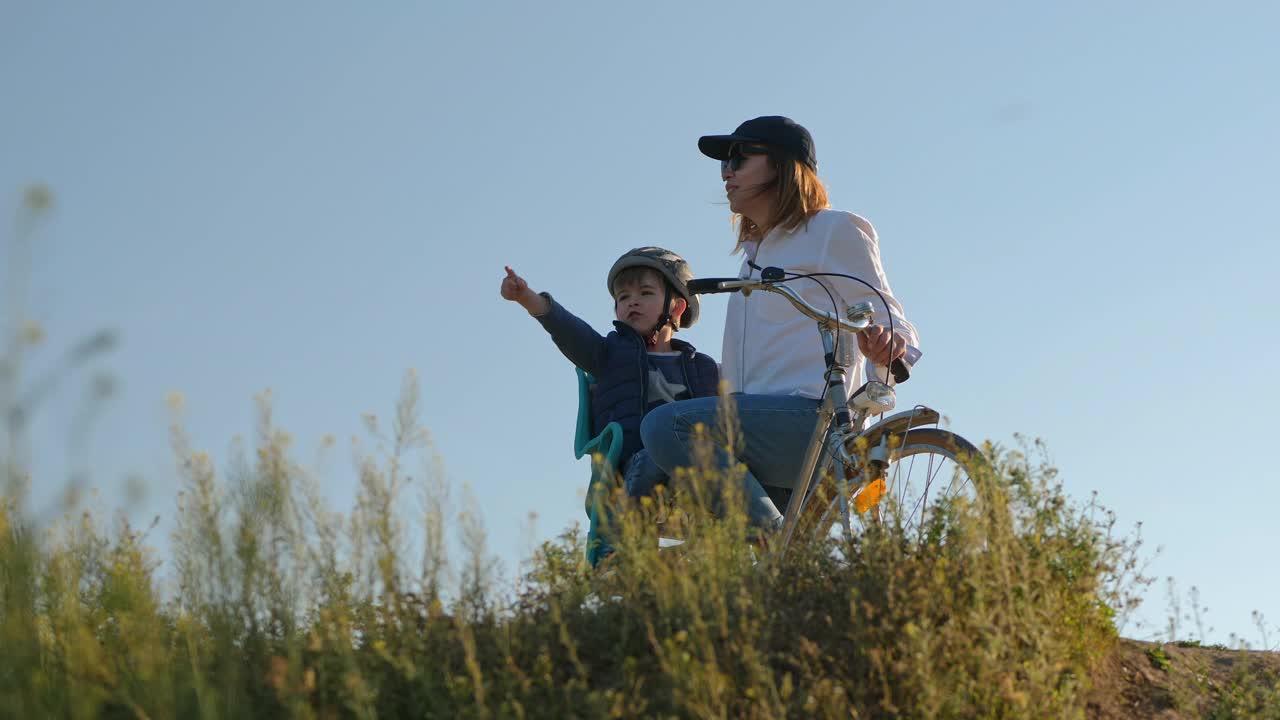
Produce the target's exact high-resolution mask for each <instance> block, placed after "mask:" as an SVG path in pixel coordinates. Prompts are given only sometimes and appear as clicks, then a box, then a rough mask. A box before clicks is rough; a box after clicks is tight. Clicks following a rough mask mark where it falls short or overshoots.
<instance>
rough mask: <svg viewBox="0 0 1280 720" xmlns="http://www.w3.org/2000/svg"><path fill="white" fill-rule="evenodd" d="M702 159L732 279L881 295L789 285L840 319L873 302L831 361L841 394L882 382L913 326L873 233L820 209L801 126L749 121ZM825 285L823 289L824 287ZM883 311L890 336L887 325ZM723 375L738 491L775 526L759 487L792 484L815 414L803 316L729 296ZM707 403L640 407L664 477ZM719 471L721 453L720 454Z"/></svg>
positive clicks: (818, 361) (688, 449)
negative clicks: (720, 206) (866, 318)
mask: <svg viewBox="0 0 1280 720" xmlns="http://www.w3.org/2000/svg"><path fill="white" fill-rule="evenodd" d="M698 149H699V150H701V151H702V153H703V154H704V155H707V156H708V157H711V158H714V159H716V160H719V161H720V178H721V179H722V180H723V181H724V185H725V194H726V195H727V197H728V199H729V209H730V210H732V211H733V213H734V220H735V223H736V224H737V228H738V242H737V247H736V248H735V252H741V253H743V255H744V256H745V257H744V259H743V262H742V267H741V270H740V272H739V277H741V278H759V277H760V271H761V269H763V268H766V267H780V268H783V269H784V270H786V271H788V272H791V273H814V272H823V273H842V274H845V275H852V276H853V277H856V278H861V279H862V280H865V281H866V282H867V283H869V284H871V285H872V286H874V287H875V288H876V290H879V292H880V294H881V295H883V296H884V299H885V301H887V303H888V306H887V307H886V305H885V302H882V301H881V300H880V298H879V297H878V296H877V295H876V294H875V292H873V291H872V290H870V289H869V288H867V287H866V286H865V285H863V284H861V283H858V282H856V281H853V280H846V279H842V278H835V277H822V278H813V279H806V280H796V281H793V282H791V283H790V284H789V285H790V287H791V288H792V289H793V290H796V291H797V292H799V294H800V295H802V296H803V297H804V299H805V300H806V301H808V302H809V303H810V304H812V305H814V306H816V307H831V306H832V303H833V301H834V303H835V307H833V308H832V309H833V310H835V311H836V312H837V314H838V315H840V316H841V317H843V316H844V313H845V310H846V309H847V308H848V307H849V306H850V305H852V304H854V303H858V302H871V303H872V304H873V306H874V307H875V324H874V325H873V326H872V327H871V328H869V329H868V330H867V331H864V332H862V333H859V334H858V335H857V343H856V346H857V350H856V351H855V350H854V343H853V342H850V338H849V337H848V336H847V335H845V336H842V337H841V339H840V348H839V358H838V360H839V362H840V364H841V365H844V366H846V367H847V368H848V374H849V377H848V382H847V384H846V387H847V388H848V389H850V390H852V389H856V388H858V387H859V386H860V385H861V384H862V383H863V381H864V380H865V377H864V375H863V372H862V368H861V367H859V365H860V363H858V362H857V361H858V356H859V355H861V357H862V358H864V359H865V362H866V366H867V372H868V373H874V375H875V377H876V378H877V379H885V378H886V376H887V373H886V372H885V369H884V368H885V367H887V366H888V365H889V364H890V363H891V362H892V361H893V360H895V359H898V358H903V360H904V361H905V362H906V363H907V364H908V365H910V364H911V363H913V362H915V360H916V359H917V358H918V357H919V355H920V353H919V351H918V350H916V348H915V346H916V345H918V339H917V337H916V331H915V328H914V327H913V326H912V325H911V323H909V322H908V321H907V320H906V318H905V317H903V313H902V306H901V305H899V304H898V301H897V300H896V299H894V297H893V293H892V292H891V291H890V289H889V283H888V281H887V280H886V279H885V274H884V269H883V268H882V267H881V264H880V251H879V247H878V238H877V236H876V231H875V229H874V228H873V227H871V223H869V222H867V221H866V220H865V219H863V218H861V217H859V216H857V215H854V214H852V213H847V212H842V211H838V210H832V209H830V204H829V203H828V201H827V191H826V188H825V187H824V186H823V184H822V181H821V180H819V179H818V175H817V169H818V162H817V156H816V155H815V153H814V147H813V138H812V137H811V136H810V135H809V131H808V130H805V129H804V128H803V127H801V126H800V125H798V124H797V123H795V122H794V121H792V120H791V119H789V118H785V117H777V116H768V117H759V118H755V119H754V120H748V121H746V122H744V123H742V124H741V125H739V126H738V129H737V130H735V131H734V132H733V134H731V135H707V136H704V137H702V138H699V140H698ZM828 292H829V293H830V294H828ZM890 317H892V327H893V332H892V333H890V331H889V327H888V326H889V318H890ZM722 358H723V367H722V370H721V377H722V378H723V379H724V381H725V382H727V383H728V386H729V392H731V393H734V394H735V397H734V401H735V404H736V406H737V412H738V417H739V422H740V424H741V429H742V442H741V443H740V445H741V447H740V448H738V449H737V458H736V459H737V460H738V461H740V462H742V463H744V464H745V465H746V466H747V470H748V472H747V475H746V477H745V479H744V482H745V487H744V490H745V495H746V499H747V503H748V505H747V512H748V517H749V518H750V521H751V523H752V524H753V525H755V526H757V527H764V528H776V527H778V526H780V524H781V521H782V514H781V513H780V512H779V511H778V508H777V506H776V505H775V504H774V502H773V501H772V500H771V499H770V498H769V496H768V494H767V493H766V492H765V490H764V487H763V486H771V487H778V488H790V487H791V486H792V485H794V483H795V474H796V472H797V470H798V468H799V466H800V464H801V461H802V460H803V454H804V450H805V446H806V445H807V444H808V442H809V438H810V435H811V434H812V433H813V429H814V424H815V423H816V422H817V418H818V407H819V404H820V400H821V398H822V392H823V389H824V386H825V382H824V379H823V374H824V373H825V371H826V362H825V360H824V359H823V351H822V345H821V343H820V342H819V338H818V333H817V330H816V329H815V328H814V323H813V321H812V320H811V319H809V318H807V317H805V316H804V315H801V314H800V313H798V312H796V310H795V308H793V307H792V306H791V304H790V303H789V302H788V301H787V300H786V299H785V298H783V297H780V296H778V295H775V294H773V293H763V292H758V293H752V294H751V295H750V296H746V297H744V296H743V295H742V294H741V293H739V294H735V295H732V296H730V299H729V311H728V316H727V317H726V320H725V331H724V349H723V355H722ZM716 404H717V400H716V399H715V398H698V399H694V400H687V401H681V402H676V403H670V404H668V405H664V406H662V407H659V408H657V409H655V410H654V411H653V412H651V413H649V414H648V415H647V416H646V417H645V419H644V421H643V423H642V424H641V428H640V433H641V437H642V438H643V442H644V446H645V447H646V448H648V450H649V452H650V454H651V455H652V457H653V460H654V461H655V462H656V463H657V464H658V465H659V466H660V467H662V469H663V470H665V471H666V472H667V473H672V472H674V470H675V469H676V468H678V467H688V466H691V465H693V464H694V463H693V452H692V450H693V437H694V428H695V427H696V426H697V425H698V424H702V425H704V426H706V427H715V426H716ZM718 460H719V462H720V464H721V466H722V467H728V465H729V462H730V459H729V458H728V457H727V455H726V454H725V452H724V451H723V450H720V451H719V458H718Z"/></svg>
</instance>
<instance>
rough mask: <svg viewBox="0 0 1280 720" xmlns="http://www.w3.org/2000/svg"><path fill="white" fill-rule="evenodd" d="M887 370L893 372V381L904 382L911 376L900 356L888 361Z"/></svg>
mask: <svg viewBox="0 0 1280 720" xmlns="http://www.w3.org/2000/svg"><path fill="white" fill-rule="evenodd" d="M889 371H890V372H892V373H893V381H894V382H895V383H904V382H906V381H907V380H908V379H910V378H911V369H910V368H909V367H907V364H906V363H904V362H903V361H902V358H898V359H897V360H894V361H893V362H892V363H890V364H889Z"/></svg>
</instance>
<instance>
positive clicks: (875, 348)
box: [858, 325, 907, 367]
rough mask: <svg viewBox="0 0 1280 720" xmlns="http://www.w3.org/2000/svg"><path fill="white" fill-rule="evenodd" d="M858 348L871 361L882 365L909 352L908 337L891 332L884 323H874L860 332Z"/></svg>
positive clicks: (886, 365)
mask: <svg viewBox="0 0 1280 720" xmlns="http://www.w3.org/2000/svg"><path fill="white" fill-rule="evenodd" d="M858 350H859V351H861V352H862V355H863V356H864V357H866V358H867V359H868V360H870V361H871V362H873V363H875V364H876V365H880V366H881V367H888V366H889V363H891V362H893V361H894V360H897V359H898V358H900V357H902V356H903V355H905V354H906V353H907V339H906V338H904V337H902V336H901V335H899V334H898V333H892V334H890V333H889V330H888V328H886V327H884V326H883V325H872V326H870V327H868V328H867V329H866V330H863V331H862V332H860V333H858Z"/></svg>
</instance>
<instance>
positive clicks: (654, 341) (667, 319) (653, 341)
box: [644, 279, 675, 347]
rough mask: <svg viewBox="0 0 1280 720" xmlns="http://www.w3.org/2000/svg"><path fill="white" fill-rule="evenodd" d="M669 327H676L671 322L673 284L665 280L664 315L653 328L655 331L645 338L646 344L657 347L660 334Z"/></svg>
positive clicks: (663, 287)
mask: <svg viewBox="0 0 1280 720" xmlns="http://www.w3.org/2000/svg"><path fill="white" fill-rule="evenodd" d="M667 325H671V326H672V327H673V328H674V327H675V325H674V323H672V322H671V283H669V282H667V281H666V280H665V279H664V280H663V281H662V315H660V316H658V324H657V325H654V326H653V330H652V331H651V332H650V333H649V334H648V335H647V336H645V339H644V344H645V345H646V346H648V347H657V345H658V333H659V332H662V328H664V327H666V326H667Z"/></svg>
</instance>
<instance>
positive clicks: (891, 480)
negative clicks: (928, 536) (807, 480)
mask: <svg viewBox="0 0 1280 720" xmlns="http://www.w3.org/2000/svg"><path fill="white" fill-rule="evenodd" d="M897 437H898V438H900V444H899V445H898V447H896V448H891V449H890V450H889V465H888V467H886V468H885V470H884V473H883V474H882V476H881V477H880V478H878V480H882V481H883V485H881V486H877V484H876V480H877V478H866V477H864V476H861V475H859V476H857V477H855V478H853V480H851V481H850V482H849V485H848V487H849V493H850V494H849V497H848V498H847V499H842V498H841V497H840V492H839V486H838V484H837V482H836V480H835V478H834V473H833V471H832V470H833V465H834V462H833V461H828V462H827V463H826V466H827V467H826V471H825V472H824V473H823V474H822V476H821V482H819V483H817V487H816V488H815V489H814V491H813V492H814V494H813V496H812V497H811V498H810V499H809V502H808V503H806V505H805V515H807V516H809V518H816V520H813V521H811V523H804V522H803V521H802V527H803V526H804V525H808V526H809V527H808V531H809V532H810V533H812V534H813V535H814V536H818V537H821V536H834V537H840V536H842V535H844V534H846V533H851V534H858V533H860V532H862V530H863V529H864V528H865V527H866V526H867V525H868V524H870V523H879V522H886V521H890V520H900V521H901V523H902V527H903V529H904V530H905V531H906V532H907V533H908V535H910V534H911V533H917V532H919V531H920V529H921V528H923V527H924V526H925V525H926V524H927V523H928V521H929V519H930V517H931V516H932V514H933V513H934V512H936V510H937V509H938V507H939V505H940V504H943V503H946V502H947V501H948V500H950V499H952V498H956V497H958V496H965V497H968V498H970V499H973V497H974V494H975V493H974V484H973V475H974V473H975V472H977V471H979V469H980V468H983V467H985V466H986V460H985V459H984V458H983V456H982V452H981V451H980V450H978V448H977V447H975V446H974V445H973V443H971V442H969V441H968V440H965V439H964V438H962V437H960V436H959V435H956V434H955V433H953V432H950V431H948V430H939V429H937V428H916V429H912V430H909V431H907V432H906V433H903V434H902V435H899V436H897ZM893 444H895V443H893V442H890V445H893ZM877 496H878V497H877ZM846 503H847V505H848V511H847V512H846V511H845V506H846Z"/></svg>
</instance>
